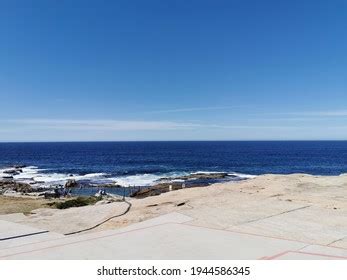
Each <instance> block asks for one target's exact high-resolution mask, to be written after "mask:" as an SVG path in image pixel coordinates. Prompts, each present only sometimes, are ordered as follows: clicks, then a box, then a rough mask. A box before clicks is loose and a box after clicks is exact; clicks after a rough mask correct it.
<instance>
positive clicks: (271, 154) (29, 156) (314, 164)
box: [0, 141, 347, 176]
mask: <svg viewBox="0 0 347 280" xmlns="http://www.w3.org/2000/svg"><path fill="white" fill-rule="evenodd" d="M12 164H25V165H30V166H37V167H38V168H42V169H45V170H46V171H43V172H50V173H52V172H53V173H73V174H82V175H84V174H89V173H107V174H109V175H112V176H124V175H128V176H129V175H137V174H162V173H168V172H196V171H223V172H239V173H244V174H254V175H258V174H264V173H285V174H288V173H297V172H301V173H309V174H316V175H338V174H341V173H346V172H347V141H288V142H286V141H281V142H280V141H261V142H260V141H259V142H244V141H242V142H241V141H240V142H237V141H236V142H79V143H77V142H74V143H0V167H1V166H6V165H12Z"/></svg>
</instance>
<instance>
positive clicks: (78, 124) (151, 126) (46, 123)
mask: <svg viewBox="0 0 347 280" xmlns="http://www.w3.org/2000/svg"><path fill="white" fill-rule="evenodd" d="M3 122H5V123H11V124H13V125H17V128H18V126H21V127H23V126H24V127H26V128H30V129H60V130H103V131H124V130H175V129H192V128H196V127H200V125H199V124H193V123H179V122H166V121H123V120H59V119H18V120H7V121H3Z"/></svg>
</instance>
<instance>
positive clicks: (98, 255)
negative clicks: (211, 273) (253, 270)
mask: <svg viewBox="0 0 347 280" xmlns="http://www.w3.org/2000/svg"><path fill="white" fill-rule="evenodd" d="M192 221H193V219H192V218H191V217H189V216H186V215H182V214H179V213H175V212H174V213H171V214H167V215H163V216H160V217H158V218H154V219H151V220H147V221H145V222H141V223H137V224H133V225H131V226H128V227H125V228H122V229H117V230H107V231H101V232H93V233H85V234H79V235H75V236H64V235H62V234H57V233H52V232H47V231H45V230H44V229H35V228H32V227H28V226H24V225H21V224H17V223H12V222H7V221H0V259H347V250H346V249H342V248H337V247H332V246H318V245H314V244H307V243H303V242H297V241H293V240H285V239H278V238H273V237H267V236H261V235H256V234H247V233H241V232H235V231H232V230H221V229H213V228H208V227H205V226H198V225H192V223H191V222H192Z"/></svg>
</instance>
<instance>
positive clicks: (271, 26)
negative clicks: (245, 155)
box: [0, 0, 347, 141]
mask: <svg viewBox="0 0 347 280" xmlns="http://www.w3.org/2000/svg"><path fill="white" fill-rule="evenodd" d="M0 38H1V39H0V40H1V41H0V106H1V107H0V141H55V140H57V141H64V140H74V141H75V140H250V139H253V140H259V139H262V140H265V139H282V140H285V139H347V1H345V0H330V1H320V0H312V1H310V0H306V1H305V0H300V1H297V0H290V1H289V0H288V1H278V0H273V1H267V0H262V1H258V0H253V1H250V0H229V1H219V0H210V1H204V0H176V1H175V0H172V1H162V0H156V1H154V0H146V1H142V0H137V1H135V0H118V1H100V0H99V1H86V0H84V1H73V0H71V1H35V0H33V1H25V0H23V1H15V0H7V1H6V0H5V1H0Z"/></svg>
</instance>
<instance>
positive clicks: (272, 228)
mask: <svg viewBox="0 0 347 280" xmlns="http://www.w3.org/2000/svg"><path fill="white" fill-rule="evenodd" d="M129 201H130V202H131V203H132V207H131V210H130V211H129V212H128V213H127V214H126V215H124V216H122V217H118V218H115V219H112V220H110V221H109V222H107V223H105V224H104V225H102V226H100V227H98V228H97V229H95V230H94V231H102V230H105V229H114V228H120V227H124V226H126V225H129V224H133V223H136V222H140V221H144V220H147V219H150V218H154V217H157V216H160V215H162V214H166V213H171V212H173V211H175V212H179V213H181V214H184V215H187V216H189V217H192V218H193V220H192V221H191V222H190V224H191V225H195V226H201V227H209V228H217V229H228V230H233V231H236V232H246V233H251V234H259V235H266V236H273V237H277V238H284V239H290V240H296V241H301V242H307V243H310V244H320V245H330V246H337V247H341V248H347V175H341V176H331V177H330V176H329V177H327V176H310V175H303V174H293V175H263V176H259V177H257V178H255V179H250V180H247V181H242V182H238V183H232V182H230V183H223V184H215V185H211V186H209V187H205V188H190V189H183V190H178V191H173V192H170V193H165V194H162V195H160V196H155V197H148V198H145V199H129ZM14 202H15V201H14ZM10 204H11V203H9V204H8V205H10ZM0 205H1V206H0V207H1V208H0V209H6V206H5V205H3V204H2V203H1V204H0ZM37 206H40V202H38V205H37ZM8 207H10V206H8ZM31 207H33V205H32V206H31ZM126 207H127V205H126V203H124V202H115V203H110V204H102V203H100V204H98V205H94V206H86V207H80V208H71V209H66V210H56V209H38V210H35V211H32V214H31V215H26V216H25V215H22V214H11V215H2V216H0V220H8V221H13V222H18V223H23V224H26V225H31V226H35V227H37V228H44V229H47V230H51V231H53V232H58V233H68V232H71V231H74V230H79V229H83V228H86V227H90V226H93V225H95V224H97V223H99V222H101V221H102V220H104V219H106V218H108V217H111V216H113V215H118V214H121V213H122V212H123V211H125V209H126ZM28 209H30V208H28ZM31 209H33V208H31Z"/></svg>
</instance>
